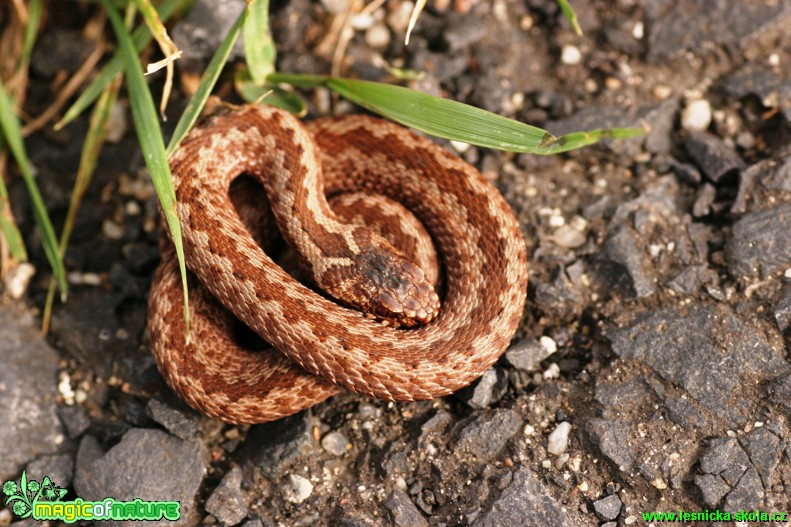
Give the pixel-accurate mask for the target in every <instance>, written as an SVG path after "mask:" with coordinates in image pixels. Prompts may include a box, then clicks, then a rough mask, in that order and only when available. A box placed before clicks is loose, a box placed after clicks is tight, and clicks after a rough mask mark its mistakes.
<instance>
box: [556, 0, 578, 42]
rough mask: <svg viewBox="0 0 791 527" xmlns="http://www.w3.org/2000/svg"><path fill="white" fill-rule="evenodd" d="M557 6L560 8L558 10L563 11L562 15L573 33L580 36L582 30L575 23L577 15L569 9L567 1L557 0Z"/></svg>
mask: <svg viewBox="0 0 791 527" xmlns="http://www.w3.org/2000/svg"><path fill="white" fill-rule="evenodd" d="M558 5H559V6H560V10H561V11H563V14H564V15H566V19H568V21H569V23H570V24H571V28H572V29H573V30H574V32H575V33H576V34H577V35H579V36H582V28H581V27H580V24H579V22H578V21H577V13H575V12H574V8H573V7H571V4H569V2H568V0H558Z"/></svg>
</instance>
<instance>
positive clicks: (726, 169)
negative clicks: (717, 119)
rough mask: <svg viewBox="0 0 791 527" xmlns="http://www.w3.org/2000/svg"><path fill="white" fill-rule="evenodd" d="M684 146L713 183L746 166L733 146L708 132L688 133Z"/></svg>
mask: <svg viewBox="0 0 791 527" xmlns="http://www.w3.org/2000/svg"><path fill="white" fill-rule="evenodd" d="M684 147H685V148H686V149H687V152H688V153H689V155H690V156H691V157H692V159H694V160H695V163H696V164H697V165H698V167H700V169H701V170H702V171H703V174H705V175H706V177H707V178H709V179H710V180H711V181H713V182H714V183H720V182H721V181H722V180H723V179H724V178H726V177H727V176H730V175H733V176H735V175H736V174H737V173H738V171H739V170H741V169H743V168H745V166H746V165H745V163H744V160H742V158H741V157H739V154H738V153H736V151H735V150H734V149H733V148H731V147H729V146H728V145H726V144H725V143H724V142H723V141H722V139H720V138H719V137H717V136H716V135H713V134H710V133H708V132H692V133H690V134H689V136H687V139H686V141H685V142H684Z"/></svg>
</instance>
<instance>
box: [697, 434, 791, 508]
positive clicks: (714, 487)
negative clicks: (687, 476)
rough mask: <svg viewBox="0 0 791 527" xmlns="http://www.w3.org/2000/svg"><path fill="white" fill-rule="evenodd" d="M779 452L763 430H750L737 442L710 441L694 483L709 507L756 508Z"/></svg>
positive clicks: (775, 440)
mask: <svg viewBox="0 0 791 527" xmlns="http://www.w3.org/2000/svg"><path fill="white" fill-rule="evenodd" d="M781 452H782V445H781V444H780V439H779V438H778V437H777V436H776V435H774V434H773V433H772V432H771V431H769V430H768V429H767V428H756V429H754V430H753V431H752V432H750V433H749V434H748V435H747V436H746V437H745V438H744V439H743V440H742V441H741V442H740V441H739V440H737V439H736V438H733V437H727V438H718V439H714V440H712V441H711V442H710V444H709V446H708V448H707V449H706V450H705V451H704V452H703V455H702V456H701V458H700V472H701V474H699V475H698V476H697V477H696V478H695V483H696V484H697V485H698V488H700V490H701V493H702V494H703V496H704V499H705V500H706V503H707V504H708V505H709V506H711V507H715V506H720V507H721V508H722V509H724V510H727V511H739V510H742V509H748V510H749V509H754V508H756V507H760V506H761V504H763V503H765V500H766V493H765V489H766V488H770V482H771V481H772V475H773V472H774V470H775V467H776V466H777V463H778V462H779V459H780V455H781ZM762 479H763V480H764V481H763V482H762Z"/></svg>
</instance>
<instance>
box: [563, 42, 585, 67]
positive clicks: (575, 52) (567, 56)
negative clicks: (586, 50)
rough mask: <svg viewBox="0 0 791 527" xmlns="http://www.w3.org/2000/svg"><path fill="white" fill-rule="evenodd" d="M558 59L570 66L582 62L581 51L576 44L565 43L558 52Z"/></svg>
mask: <svg viewBox="0 0 791 527" xmlns="http://www.w3.org/2000/svg"><path fill="white" fill-rule="evenodd" d="M560 61H561V62H562V63H563V64H569V65H571V66H574V65H576V64H579V63H580V62H582V52H581V51H580V49H579V48H578V47H577V46H572V45H565V46H563V50H562V51H561V52H560Z"/></svg>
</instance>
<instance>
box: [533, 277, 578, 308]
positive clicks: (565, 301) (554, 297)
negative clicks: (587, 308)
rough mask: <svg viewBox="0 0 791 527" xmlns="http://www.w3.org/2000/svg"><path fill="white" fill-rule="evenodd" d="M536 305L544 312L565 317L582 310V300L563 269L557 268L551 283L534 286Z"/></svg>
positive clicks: (540, 283)
mask: <svg viewBox="0 0 791 527" xmlns="http://www.w3.org/2000/svg"><path fill="white" fill-rule="evenodd" d="M535 302H536V304H537V305H538V306H539V307H540V308H541V309H542V310H543V311H545V312H547V313H553V314H556V315H557V316H559V317H567V316H570V315H572V314H574V313H576V312H579V311H581V310H582V308H583V298H582V295H580V293H579V291H577V289H576V288H575V287H574V284H572V282H571V280H570V279H569V277H568V276H567V275H566V272H565V269H563V268H562V267H561V268H559V269H558V270H557V271H556V272H555V274H554V277H553V279H552V281H551V282H549V283H547V282H539V283H538V284H537V285H536V294H535Z"/></svg>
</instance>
